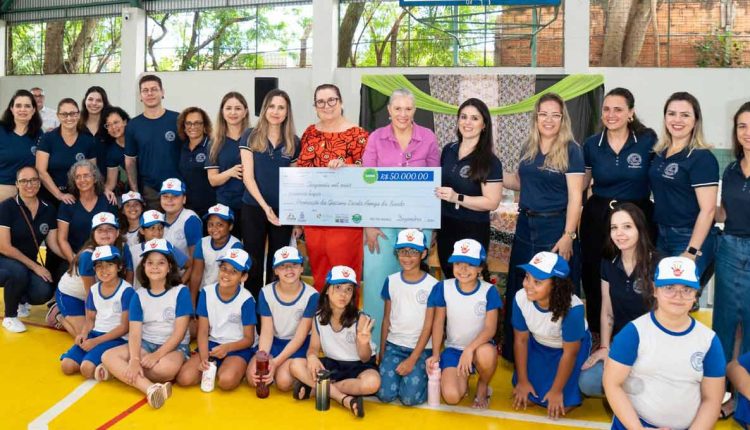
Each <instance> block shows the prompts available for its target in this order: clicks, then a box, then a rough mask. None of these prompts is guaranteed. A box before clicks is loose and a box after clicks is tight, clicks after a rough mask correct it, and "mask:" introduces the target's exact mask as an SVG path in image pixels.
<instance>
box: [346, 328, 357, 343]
mask: <svg viewBox="0 0 750 430" xmlns="http://www.w3.org/2000/svg"><path fill="white" fill-rule="evenodd" d="M356 340H357V335H356V334H354V331H350V332H348V333H347V334H346V343H352V344H353V343H355V342H356Z"/></svg>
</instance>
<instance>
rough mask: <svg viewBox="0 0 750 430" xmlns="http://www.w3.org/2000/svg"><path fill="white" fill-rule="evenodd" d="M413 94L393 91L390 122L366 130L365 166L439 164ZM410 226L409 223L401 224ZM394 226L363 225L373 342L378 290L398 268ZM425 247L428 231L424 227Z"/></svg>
mask: <svg viewBox="0 0 750 430" xmlns="http://www.w3.org/2000/svg"><path fill="white" fill-rule="evenodd" d="M415 112H416V106H415V105H414V94H412V93H411V91H409V90H406V89H397V90H394V91H393V93H392V94H391V97H390V100H389V101H388V114H389V117H390V119H391V123H390V124H388V125H386V126H384V127H380V128H378V129H377V130H375V131H373V132H372V133H370V137H369V139H368V140H367V146H366V147H365V153H364V155H363V157H362V165H363V166H365V167H440V148H438V144H437V138H436V137H435V133H433V132H432V130H430V129H428V128H426V127H422V126H420V125H417V124H415V123H414V113H415ZM404 227H405V228H406V227H411V226H404ZM399 230H400V229H398V228H376V227H368V228H365V240H364V242H365V245H364V246H365V250H364V255H365V260H364V270H363V280H364V285H365V287H364V305H365V306H364V311H365V312H366V313H367V314H368V315H372V316H374V317H375V321H377V322H376V325H377V326H376V327H375V329H374V330H373V333H372V334H373V341H374V342H375V343H376V344H380V334H381V333H380V321H382V319H381V318H378V316H381V315H383V299H382V298H381V297H380V291H381V289H382V287H383V283H384V282H385V278H387V277H388V275H390V274H392V273H396V272H398V271H400V270H401V267H400V266H399V264H398V259H397V258H396V256H395V255H394V253H393V251H394V248H393V247H394V245H395V244H396V236H397V235H398V232H399ZM424 234H425V242H426V244H427V245H428V246H429V244H430V237H431V231H429V230H424Z"/></svg>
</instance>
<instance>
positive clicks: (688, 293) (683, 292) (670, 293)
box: [660, 285, 698, 300]
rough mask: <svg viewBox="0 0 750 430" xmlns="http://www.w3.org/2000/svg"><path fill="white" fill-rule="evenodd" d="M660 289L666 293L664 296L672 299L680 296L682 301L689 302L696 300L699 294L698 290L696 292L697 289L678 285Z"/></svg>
mask: <svg viewBox="0 0 750 430" xmlns="http://www.w3.org/2000/svg"><path fill="white" fill-rule="evenodd" d="M660 289H661V290H662V292H663V293H664V296H666V297H668V298H670V299H671V298H674V297H677V296H680V298H682V299H685V300H689V299H694V298H695V296H696V295H697V294H698V290H696V289H695V288H690V287H680V286H676V285H669V286H666V287H661V288H660Z"/></svg>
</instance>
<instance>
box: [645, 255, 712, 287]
mask: <svg viewBox="0 0 750 430" xmlns="http://www.w3.org/2000/svg"><path fill="white" fill-rule="evenodd" d="M675 284H677V285H684V286H686V287H690V288H695V289H696V290H697V289H700V287H701V285H700V281H699V280H698V270H697V269H696V267H695V261H693V260H691V259H689V258H687V257H667V258H662V259H661V261H659V265H658V266H656V276H654V285H655V286H656V287H664V286H667V285H675Z"/></svg>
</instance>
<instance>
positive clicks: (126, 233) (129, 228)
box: [120, 191, 146, 246]
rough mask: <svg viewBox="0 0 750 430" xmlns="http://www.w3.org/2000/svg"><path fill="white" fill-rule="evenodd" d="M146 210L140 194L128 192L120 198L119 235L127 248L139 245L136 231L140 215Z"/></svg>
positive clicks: (138, 226)
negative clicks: (120, 221)
mask: <svg viewBox="0 0 750 430" xmlns="http://www.w3.org/2000/svg"><path fill="white" fill-rule="evenodd" d="M145 210H146V203H145V202H144V201H143V197H142V196H141V193H139V192H137V191H129V192H127V193H125V194H123V195H122V196H121V197H120V219H121V220H122V225H121V226H120V234H121V235H122V237H123V240H124V242H125V244H126V245H127V246H131V245H135V244H136V243H140V241H139V240H138V229H139V228H140V226H141V225H140V220H141V214H143V211H145Z"/></svg>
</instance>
